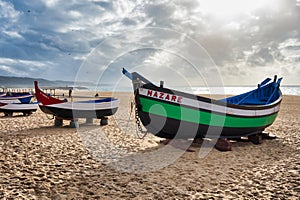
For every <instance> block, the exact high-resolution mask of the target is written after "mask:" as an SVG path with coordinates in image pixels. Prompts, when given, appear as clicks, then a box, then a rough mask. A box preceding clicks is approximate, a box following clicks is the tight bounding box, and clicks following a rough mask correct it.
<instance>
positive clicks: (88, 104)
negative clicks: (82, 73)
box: [34, 81, 120, 120]
mask: <svg viewBox="0 0 300 200" xmlns="http://www.w3.org/2000/svg"><path fill="white" fill-rule="evenodd" d="M34 87H35V92H36V98H37V100H38V102H39V107H40V109H41V110H42V111H43V112H44V113H47V114H51V115H53V116H55V117H58V118H60V119H67V120H74V119H78V118H87V119H91V118H97V119H105V117H106V116H111V115H113V114H115V112H116V111H117V109H118V107H119V103H120V100H119V99H116V98H113V97H108V98H100V99H96V100H88V101H76V102H67V101H65V100H61V99H57V98H54V97H51V96H49V95H47V94H46V93H44V92H43V91H42V90H41V89H40V88H39V87H38V82H37V81H35V82H34Z"/></svg>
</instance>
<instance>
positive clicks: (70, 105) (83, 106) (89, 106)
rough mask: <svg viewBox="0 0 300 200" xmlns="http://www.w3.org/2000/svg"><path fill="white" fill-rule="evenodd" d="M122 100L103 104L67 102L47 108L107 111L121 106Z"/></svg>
mask: <svg viewBox="0 0 300 200" xmlns="http://www.w3.org/2000/svg"><path fill="white" fill-rule="evenodd" d="M119 103H120V100H119V99H117V100H113V101H111V102H101V103H80V102H65V103H59V104H52V105H47V107H53V108H61V109H73V110H105V109H113V108H117V107H118V106H119Z"/></svg>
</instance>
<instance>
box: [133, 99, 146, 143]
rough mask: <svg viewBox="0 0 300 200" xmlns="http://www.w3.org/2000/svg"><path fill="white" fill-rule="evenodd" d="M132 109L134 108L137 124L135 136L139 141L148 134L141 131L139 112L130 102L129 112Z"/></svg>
mask: <svg viewBox="0 0 300 200" xmlns="http://www.w3.org/2000/svg"><path fill="white" fill-rule="evenodd" d="M133 107H135V123H136V124H137V129H136V135H137V137H138V138H139V139H144V138H145V137H146V135H147V134H148V131H144V130H143V128H142V125H141V121H140V118H139V112H138V108H137V105H136V104H135V103H133V102H132V104H131V110H133ZM131 112H132V111H131ZM139 133H141V134H142V135H140V134H139Z"/></svg>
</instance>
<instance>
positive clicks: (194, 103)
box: [139, 88, 280, 116]
mask: <svg viewBox="0 0 300 200" xmlns="http://www.w3.org/2000/svg"><path fill="white" fill-rule="evenodd" d="M152 91H153V92H152V94H153V93H154V92H155V90H152ZM157 92H158V93H160V92H159V91H157ZM139 94H140V95H142V96H146V97H150V98H153V99H160V100H163V101H165V102H172V103H176V104H178V105H180V104H181V105H186V106H191V107H194V108H198V109H199V108H200V109H205V110H211V111H213V112H219V113H227V114H231V115H239V116H263V115H269V114H273V113H275V112H277V111H279V105H277V106H276V107H274V108H268V109H261V110H244V109H238V108H230V107H226V106H221V105H216V104H211V103H207V102H203V101H198V100H197V99H196V97H195V99H191V98H186V97H182V99H181V103H178V102H174V101H168V100H164V99H161V98H159V96H158V97H153V95H152V96H149V95H147V94H148V89H145V88H139ZM165 94H168V93H165ZM169 95H173V94H170V93H169ZM279 101H280V99H278V100H277V101H276V102H274V103H273V104H276V103H277V102H279Z"/></svg>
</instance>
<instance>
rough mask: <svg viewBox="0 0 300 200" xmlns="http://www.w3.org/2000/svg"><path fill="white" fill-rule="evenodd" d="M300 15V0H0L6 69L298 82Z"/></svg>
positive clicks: (51, 75)
mask: <svg viewBox="0 0 300 200" xmlns="http://www.w3.org/2000/svg"><path fill="white" fill-rule="evenodd" d="M299 21H300V1H299V0H259V1H253V0H243V1H241V0H172V1H171V0H169V1H168V0H153V1H152V0H145V1H143V0H137V1H128V0H115V1H114V0H107V1H106V0H69V1H62V0H28V1H15V0H0V75H5V76H28V77H41V78H47V79H50V80H84V81H93V82H94V81H99V80H100V79H101V80H102V81H103V82H113V81H118V80H119V78H120V76H121V73H120V69H121V68H122V67H124V66H126V67H127V68H128V69H130V70H137V71H139V72H142V73H144V74H146V75H147V77H148V78H151V79H154V80H155V81H157V80H158V79H166V80H167V81H169V82H170V83H174V84H175V83H178V84H179V85H180V84H185V82H189V84H196V85H197V84H202V83H210V82H212V81H213V80H215V79H218V80H220V81H221V82H223V83H224V84H225V85H241V84H242V85H243V84H246V85H248V84H251V85H253V83H255V84H256V83H258V82H259V81H261V80H262V79H264V78H265V77H266V76H269V77H270V76H271V77H272V76H273V75H274V74H278V75H279V76H283V77H284V81H283V83H284V84H285V85H290V84H300V78H299V77H300V23H299ZM149 76H150V77H149ZM208 77H209V78H208ZM216 77H217V78H216ZM180 80H183V81H180Z"/></svg>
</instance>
